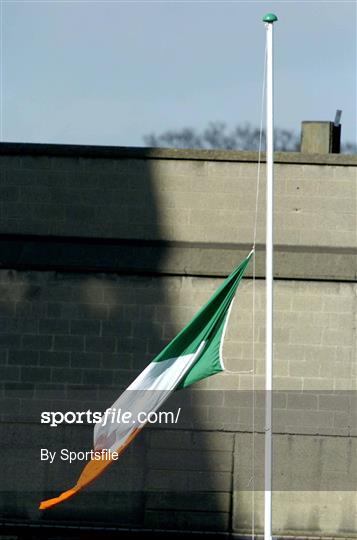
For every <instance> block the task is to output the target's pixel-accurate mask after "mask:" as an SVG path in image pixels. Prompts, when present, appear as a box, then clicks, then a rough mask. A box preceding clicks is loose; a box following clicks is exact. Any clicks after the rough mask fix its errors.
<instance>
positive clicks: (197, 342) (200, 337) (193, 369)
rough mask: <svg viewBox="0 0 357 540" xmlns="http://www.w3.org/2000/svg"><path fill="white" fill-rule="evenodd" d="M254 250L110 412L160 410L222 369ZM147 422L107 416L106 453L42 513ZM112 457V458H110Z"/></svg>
mask: <svg viewBox="0 0 357 540" xmlns="http://www.w3.org/2000/svg"><path fill="white" fill-rule="evenodd" d="M251 255H252V252H251V253H250V254H249V255H248V257H246V259H244V261H243V262H242V263H241V264H240V265H239V266H238V267H237V268H236V269H235V270H233V272H232V273H231V274H230V275H229V276H228V278H227V279H226V280H225V281H224V282H223V283H222V285H221V286H220V287H219V288H218V289H217V290H216V292H215V293H214V294H213V295H212V297H211V298H210V299H209V301H208V302H207V304H206V305H204V306H203V307H202V308H201V309H200V310H199V311H198V313H197V314H196V315H195V316H194V318H193V319H192V320H191V321H190V322H189V323H188V324H187V326H185V328H183V330H181V332H180V333H179V334H177V336H176V337H175V338H174V339H173V340H172V341H171V342H170V343H169V344H168V345H167V346H166V347H165V348H164V349H163V350H162V351H161V352H160V353H159V354H158V355H157V356H156V358H154V360H153V361H152V362H151V363H150V364H149V365H148V366H147V367H146V368H145V369H144V371H143V372H142V373H140V375H139V376H138V377H137V378H136V379H135V380H134V381H133V382H132V383H131V385H130V386H129V387H128V388H127V389H126V390H125V392H123V394H121V395H120V396H119V398H118V399H117V400H116V402H115V403H114V404H113V405H112V407H111V408H110V409H111V410H112V411H119V410H121V411H126V412H130V413H131V417H132V418H133V419H135V418H137V417H138V416H139V413H145V414H146V417H147V415H148V414H149V413H150V412H154V411H157V410H158V409H159V408H160V407H161V405H162V404H163V403H164V402H165V401H166V399H167V398H168V397H169V396H170V394H171V393H172V392H173V391H175V390H177V389H179V388H186V387H187V386H190V385H191V384H193V383H195V382H197V381H200V380H201V379H204V378H205V377H210V376H211V375H214V374H215V373H219V372H220V371H223V370H224V364H223V358H222V348H223V340H224V335H225V330H226V327H227V323H228V319H229V314H230V311H231V308H232V304H233V300H234V296H235V293H236V290H237V287H238V285H239V282H240V280H241V279H242V276H243V274H244V271H245V269H246V267H247V265H248V263H249V260H250V258H251ZM143 427H144V424H143V423H141V424H138V423H137V422H129V423H123V422H119V421H114V422H112V421H108V415H105V414H104V415H103V417H102V420H101V421H100V422H99V423H97V424H96V426H95V428H94V450H95V451H98V454H99V452H100V451H102V454H101V455H102V457H100V459H92V460H91V461H89V462H88V463H87V465H86V466H85V468H84V469H83V471H82V474H81V475H80V477H79V479H78V481H77V483H76V485H75V486H74V487H73V488H71V489H69V490H68V491H65V492H64V493H62V494H61V495H60V496H59V497H55V498H54V499H50V500H47V501H43V502H42V503H41V504H40V509H41V510H44V509H46V508H50V507H51V506H54V505H56V504H58V503H60V502H62V501H64V500H66V499H69V498H70V497H72V496H73V495H75V494H76V493H77V492H78V491H80V490H81V489H83V488H84V487H85V486H87V485H88V484H90V483H91V482H93V480H95V478H97V477H98V476H99V475H100V474H101V473H102V472H103V471H104V470H105V469H106V468H107V467H108V466H109V465H110V464H111V463H112V462H113V459H112V457H111V455H112V454H113V453H114V452H116V453H117V454H121V453H122V452H123V451H124V450H125V448H127V446H128V445H129V444H130V442H131V441H132V440H133V439H134V437H136V435H138V433H139V432H140V430H141V429H142V428H143ZM103 451H107V452H103ZM108 456H109V457H108Z"/></svg>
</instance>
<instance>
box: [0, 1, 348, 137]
mask: <svg viewBox="0 0 357 540" xmlns="http://www.w3.org/2000/svg"><path fill="white" fill-rule="evenodd" d="M356 8H357V4H356V2H355V1H352V2H344V1H343V0H338V1H337V2H329V1H307V2H305V1H303V0H299V1H298V2H294V1H288V0H287V1H284V2H277V1H272V2H268V1H259V2H254V1H243V2H239V1H224V0H219V1H177V2H176V1H156V2H154V1H140V2H136V1H134V0H131V1H129V2H120V1H106V0H99V1H73V0H68V1H63V0H62V1H52V0H48V1H22V2H19V1H15V0H1V6H0V12H1V62H0V64H1V65H0V76H1V84H0V113H1V118H0V137H1V140H2V141H13V142H37V143H65V144H93V145H114V146H145V143H144V140H143V136H144V135H146V134H149V133H155V134H160V133H162V132H164V131H166V130H168V129H173V130H175V129H177V130H179V129H182V128H184V127H192V128H195V129H197V130H202V129H204V128H205V127H207V125H208V124H209V122H212V121H220V122H224V123H226V124H227V126H228V127H229V128H232V127H234V126H236V125H237V124H244V123H247V122H248V123H250V124H251V125H253V126H259V125H260V117H261V96H262V85H263V68H264V48H265V28H264V23H263V22H262V16H263V15H264V14H265V13H266V12H269V11H273V12H275V13H276V14H277V16H278V18H279V21H278V22H277V23H275V25H274V30H275V32H274V33H275V36H274V43H275V56H274V62H275V72H274V81H275V125H276V126H277V127H280V128H287V129H292V130H294V131H295V132H296V133H299V132H300V124H301V121H303V120H333V119H334V116H335V111H336V109H342V111H343V113H342V120H341V123H342V142H348V141H350V142H356V125H357V114H356V103H357V92H356V83H357V74H356V70H357V45H356V34H357V18H356V11H357V9H356Z"/></svg>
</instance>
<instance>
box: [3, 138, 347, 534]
mask: <svg viewBox="0 0 357 540" xmlns="http://www.w3.org/2000/svg"><path fill="white" fill-rule="evenodd" d="M0 150H1V152H2V155H0V182H1V192H2V194H3V197H2V202H1V213H0V233H1V236H0V243H1V248H2V261H1V262H2V268H3V269H2V270H1V271H0V290H1V302H0V304H1V312H0V325H1V334H0V364H1V365H0V372H1V376H2V377H1V380H2V398H3V399H2V410H1V419H2V430H3V432H4V433H6V432H7V426H8V425H12V426H16V430H15V431H16V434H15V435H14V437H15V439H10V440H9V442H8V445H7V446H6V447H5V449H3V451H2V455H3V463H4V464H6V470H7V472H6V474H5V476H4V477H6V483H5V484H4V485H5V486H6V489H5V488H4V489H3V491H2V509H3V510H2V514H3V516H5V517H6V519H11V518H21V519H23V520H25V521H26V520H31V521H32V522H33V523H35V522H37V521H38V520H39V519H42V520H43V519H44V520H46V519H48V517H43V516H40V515H39V514H38V512H37V510H35V507H36V504H37V503H36V501H38V499H39V498H41V497H43V496H44V495H45V494H46V493H48V492H49V491H50V490H51V489H53V490H56V489H57V488H58V489H66V488H67V487H69V484H70V483H71V482H72V481H73V480H74V479H75V477H76V474H77V469H75V468H73V467H69V468H68V469H66V471H65V472H64V471H63V466H66V464H63V463H61V464H60V466H59V467H56V468H51V466H49V465H46V464H41V463H38V467H37V465H36V473H37V475H36V474H34V476H31V478H32V480H31V482H30V481H28V482H26V481H25V488H26V489H25V492H31V493H32V495H31V496H30V497H28V498H25V497H22V496H21V494H20V489H19V487H18V486H20V485H22V487H24V479H26V474H25V473H22V475H21V474H20V473H19V476H18V477H17V478H18V480H17V481H16V482H11V477H9V471H11V470H14V467H16V465H18V464H19V463H22V455H23V453H24V452H25V453H26V454H27V455H28V461H27V462H24V463H23V465H24V466H25V469H26V468H28V467H33V463H34V462H36V459H37V458H36V456H37V454H38V451H39V448H40V446H39V445H40V444H41V442H40V441H42V440H46V441H48V443H49V444H50V445H52V448H58V447H59V445H61V444H62V446H63V445H64V444H70V443H72V444H74V445H76V446H77V447H78V448H81V449H83V448H86V447H87V446H88V445H89V446H90V444H91V436H90V430H85V429H82V430H81V431H80V432H78V433H77V434H76V435H74V434H73V433H74V432H73V430H71V429H70V428H69V427H68V426H67V428H66V429H58V431H56V430H55V431H51V429H53V428H48V427H47V426H43V425H42V426H41V425H39V415H40V412H41V410H44V409H45V410H53V409H54V408H55V410H61V409H65V410H71V407H73V408H74V410H77V409H78V410H86V409H85V407H86V408H89V407H91V408H92V409H93V408H95V409H96V410H97V409H99V410H103V409H104V408H106V407H108V406H109V405H110V404H111V403H112V402H113V401H114V399H115V398H116V397H117V394H118V392H120V390H121V389H123V388H125V387H126V386H127V384H128V383H129V382H130V381H131V380H132V379H133V378H134V377H135V375H136V374H137V373H139V372H140V371H141V370H142V369H143V367H144V366H145V365H146V364H147V362H148V361H149V360H150V359H151V358H152V357H153V356H154V355H155V354H156V353H157V352H158V351H159V350H160V349H161V348H162V347H163V346H164V345H165V344H166V343H167V342H168V341H169V340H170V339H171V338H172V337H173V336H174V335H175V334H176V332H177V331H178V330H179V329H180V328H181V327H182V326H183V325H184V324H185V323H186V322H188V321H189V320H190V318H191V316H192V315H193V314H194V313H195V311H196V310H197V309H198V307H200V306H201V305H202V303H203V302H205V301H206V300H207V299H208V298H209V296H210V294H211V293H212V292H213V291H214V290H215V288H216V287H217V285H218V284H219V283H220V280H221V279H222V277H223V276H224V275H226V274H228V273H229V272H230V270H231V269H232V267H233V266H234V265H235V264H237V263H238V262H239V260H240V259H241V258H242V257H243V256H244V255H245V254H246V253H247V252H248V251H249V250H250V248H251V241H252V232H253V226H254V217H252V216H253V214H254V207H255V185H256V171H257V165H256V161H255V160H256V155H254V154H250V153H237V152H218V153H216V152H205V151H201V152H185V151H181V152H180V151H176V152H175V151H162V150H140V149H101V148H85V147H77V148H76V147H70V148H66V147H51V146H46V148H44V147H41V145H2V146H1V148H0ZM277 158H278V159H277V161H278V163H277V196H276V197H277V200H276V233H277V234H276V238H277V252H276V253H277V256H276V266H275V271H276V277H277V278H279V279H277V280H276V286H275V309H276V311H275V385H276V386H275V387H276V390H277V392H276V396H275V397H276V405H275V418H276V421H278V423H277V424H276V431H277V432H278V433H279V437H280V438H279V445H278V446H279V453H280V455H281V456H282V457H284V456H285V460H283V459H282V460H281V463H282V467H286V468H285V469H284V471H285V472H284V471H283V472H284V474H285V476H283V477H284V478H285V479H286V474H287V471H289V467H288V465H289V460H290V459H291V460H295V462H296V463H297V461H298V465H296V475H295V477H294V479H293V480H294V482H293V485H294V486H295V489H291V486H290V488H289V487H287V485H286V484H283V485H280V484H279V485H278V487H279V486H280V487H281V488H282V489H280V490H279V489H277V491H276V495H275V501H276V503H275V504H276V510H275V516H276V517H275V518H274V519H275V522H274V526H275V528H276V531H277V533H279V534H282V535H284V534H289V533H293V534H298V533H299V534H302V531H303V533H304V534H311V535H315V536H316V535H317V534H318V535H320V536H323V535H325V536H326V535H327V536H328V535H335V536H339V537H344V536H346V537H349V536H351V535H353V534H354V532H355V530H356V528H357V527H356V520H357V517H356V515H355V513H354V511H353V510H352V509H353V507H354V504H355V499H354V498H353V495H352V493H351V491H350V489H351V486H350V483H349V479H351V478H352V479H353V478H354V475H355V474H356V469H355V467H356V465H355V463H354V461H353V459H352V455H353V450H352V451H351V448H353V446H351V445H353V444H354V443H355V437H356V418H355V414H354V411H355V390H356V373H355V357H356V325H355V313H356V302H357V300H356V284H355V275H356V274H355V272H356V264H355V262H356V255H355V252H354V248H355V205H354V200H353V198H354V196H355V189H356V165H357V160H356V158H355V157H353V156H347V157H346V156H339V155H330V156H304V155H301V154H285V155H284V154H282V155H278V156H277ZM263 176H264V171H262V180H261V188H260V201H259V214H258V229H257V231H258V246H257V259H256V262H257V266H256V268H257V279H256V280H255V282H254V284H253V281H252V279H251V269H250V270H249V271H248V272H247V275H246V279H244V280H243V281H242V283H241V286H240V289H239V294H238V297H237V301H236V303H235V306H234V310H233V312H232V317H231V320H230V324H229V327H228V333H227V340H226V343H225V347H224V356H225V362H226V366H227V368H228V370H230V371H231V372H238V373H222V374H219V375H217V376H215V377H212V378H210V379H207V380H205V381H202V382H200V383H198V384H197V385H196V386H195V388H192V389H191V390H187V391H185V392H179V393H178V394H177V395H176V396H174V398H173V399H172V400H171V401H170V402H169V405H168V406H169V407H171V408H176V409H177V407H178V406H182V414H181V417H180V422H179V424H178V425H177V426H169V428H163V427H160V428H157V429H156V428H150V430H148V433H147V435H145V436H144V437H143V439H142V442H140V441H139V443H138V446H134V447H133V449H132V450H131V451H130V453H129V454H128V457H127V458H126V459H128V460H129V461H127V462H123V468H121V467H120V466H119V467H117V468H116V469H115V468H113V470H112V471H111V472H110V473H108V475H107V477H106V478H105V479H103V483H102V484H100V485H99V487H97V488H96V489H95V490H94V491H93V492H91V491H90V492H89V493H88V494H83V495H82V496H81V497H82V498H80V497H79V498H78V501H75V502H73V505H74V506H71V507H69V506H65V505H64V506H63V508H62V509H61V510H59V511H58V513H57V514H56V515H55V517H56V519H58V520H59V521H61V522H64V521H66V520H69V519H72V518H73V515H75V516H76V519H77V520H79V521H81V522H83V520H84V521H85V520H87V519H90V520H92V521H93V520H97V521H106V520H108V519H109V521H110V520H112V518H111V517H110V515H112V516H113V515H115V516H116V517H115V520H114V521H115V524H116V525H128V524H129V525H130V524H136V525H138V526H141V527H144V526H149V527H157V528H160V526H161V527H166V528H168V529H171V528H175V529H177V528H179V529H180V528H182V529H189V530H197V529H198V530H223V531H230V530H234V531H236V532H241V533H246V532H249V524H250V523H251V518H252V490H251V489H245V483H244V482H245V480H247V479H246V472H247V463H250V469H251V470H256V471H257V485H258V479H259V473H258V471H260V469H261V467H260V465H261V455H257V456H256V458H255V463H256V464H258V465H256V467H253V465H252V462H251V460H252V453H251V448H250V447H249V444H247V441H246V439H245V437H246V436H248V437H250V438H251V437H252V435H251V432H252V429H253V418H254V430H255V431H257V433H258V434H260V435H257V437H260V438H261V433H262V432H263V430H264V426H263V421H262V418H263V414H262V413H263V408H262V407H263V401H264V395H263V392H262V388H263V381H264V357H263V355H264V281H263V280H261V279H260V278H261V277H263V275H264V265H263V255H264V253H263V249H262V248H261V245H260V244H263V238H264V211H263V194H264V181H263ZM253 286H254V288H255V299H256V302H255V319H254V325H255V332H254V336H253V331H252V322H253V320H252V301H253ZM253 340H254V351H255V356H254V360H253ZM253 372H254V378H253ZM253 384H254V390H255V396H254V410H253V394H252V390H253ZM9 422H10V423H11V424H9ZM30 426H31V427H30ZM29 429H30V430H31V433H33V432H34V430H36V437H35V441H32V440H31V441H29V440H28V437H27V436H26V433H28V430H29ZM143 435H144V434H143ZM277 437H278V435H277ZM14 440H17V441H18V445H19V448H21V449H22V450H23V452H18V453H16V452H14V451H13V446H14V444H13V443H14ZM257 441H258V439H257ZM289 441H290V442H289ZM301 441H304V445H305V446H304V450H302V449H301V447H300V446H299V444H300V443H301ZM337 441H338V443H339V444H341V445H342V446H341V448H340V450H339V453H340V456H341V458H340V461H341V463H343V465H344V467H345V468H344V469H343V471H342V469H341V467H340V469H339V468H338V467H337V468H336V467H335V466H334V465H331V467H328V466H327V467H325V468H324V469H323V471H321V470H320V471H317V470H316V467H317V464H318V463H319V462H322V463H327V464H328V463H330V462H331V463H332V462H333V461H334V459H335V458H334V457H331V456H335V455H336V452H335V449H336V447H335V445H336V444H337ZM284 445H285V446H284ZM286 445H288V447H286ZM316 445H317V446H318V447H319V448H320V450H319V452H320V453H318V452H317V450H315V448H316ZM258 447H259V443H258V442H257V448H258ZM284 448H285V449H286V448H289V449H290V450H289V452H288V451H285V452H284ZM88 449H89V448H88ZM302 451H304V452H305V453H307V454H309V453H313V454H314V455H315V456H316V460H315V462H314V463H312V465H311V474H312V476H311V478H312V480H311V482H312V483H311V485H310V484H309V483H308V484H306V483H305V484H303V485H302V486H297V484H296V482H297V479H298V478H302V477H303V476H304V475H303V472H304V462H303V460H301V459H300V461H299V459H298V457H299V456H301V452H302ZM195 452H196V454H195ZM30 456H31V458H30ZM192 456H196V457H197V459H195V458H194V457H192ZM200 456H201V459H199V457H200ZM202 456H203V457H204V459H203V458H202ZM343 456H345V457H346V459H344V457H343ZM130 459H133V460H134V461H133V463H134V465H133V466H132V467H131V468H130V467H129V465H128V463H129V462H130ZM192 460H194V461H192ZM296 460H297V461H296ZM78 467H79V469H80V466H78ZM128 467H129V468H128ZM185 467H186V468H185ZM192 469H193V471H194V474H191V473H192ZM248 469H249V467H248ZM345 469H346V470H345ZM22 470H23V469H22ZM129 470H130V472H131V473H132V474H129V475H126V474H125V471H129ZM134 471H136V473H135V474H134ZM341 471H342V472H341ZM260 472H261V471H260ZM305 472H306V471H305ZM342 473H343V474H342ZM123 474H124V476H125V477H126V478H127V479H128V478H129V477H130V478H132V479H133V480H132V482H131V481H128V480H126V482H124V484H121V485H124V487H123V490H124V491H123V492H120V493H119V492H118V490H117V488H115V490H113V486H117V485H118V481H120V482H122V480H123ZM35 478H36V479H35ZM334 478H335V479H338V482H336V486H337V485H338V487H339V489H338V490H337V489H333V485H334V484H333V479H334ZM248 480H249V479H248ZM248 480H247V482H248ZM101 481H102V480H101ZM247 482H246V483H247ZM316 486H317V489H315V488H316ZM196 488H197V489H196ZM313 488H314V489H313ZM26 490H27V491H26ZM256 490H257V491H256V497H255V501H256V505H255V522H256V525H257V529H258V530H260V529H261V527H262V521H261V520H262V507H261V493H260V490H259V489H258V487H256ZM279 493H280V494H279ZM338 493H339V494H338ZM287 494H288V495H287ZM302 494H305V495H302ZM104 499H105V501H106V502H105V504H103V501H104ZM123 501H126V502H125V504H124V502H123ZM333 507H334V508H335V510H336V512H335V516H336V517H335V518H334V516H333V513H332V511H331V510H329V509H332V508H333ZM88 508H91V509H92V510H93V511H91V516H90V517H88ZM95 508H96V511H94V509H95ZM106 508H107V509H108V508H110V509H112V512H111V513H109V514H108V512H106V510H105V509H106ZM119 508H122V509H123V508H124V509H125V511H124V510H123V511H122V510H120V511H119ZM311 508H313V515H312V514H311V512H312V510H311ZM346 508H349V509H350V510H347V511H346ZM71 512H72V513H71ZM337 516H339V518H337Z"/></svg>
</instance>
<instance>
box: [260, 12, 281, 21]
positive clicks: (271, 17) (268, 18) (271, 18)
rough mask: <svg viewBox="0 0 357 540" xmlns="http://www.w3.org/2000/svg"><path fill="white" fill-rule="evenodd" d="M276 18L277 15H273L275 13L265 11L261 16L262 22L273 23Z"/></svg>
mask: <svg viewBox="0 0 357 540" xmlns="http://www.w3.org/2000/svg"><path fill="white" fill-rule="evenodd" d="M277 20H278V17H277V16H276V15H275V13H267V14H266V15H264V17H263V22H266V23H273V22H275V21H277Z"/></svg>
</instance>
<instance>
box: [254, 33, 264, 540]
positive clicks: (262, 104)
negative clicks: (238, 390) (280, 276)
mask: <svg viewBox="0 0 357 540" xmlns="http://www.w3.org/2000/svg"><path fill="white" fill-rule="evenodd" d="M266 69H267V41H266V40H265V51H264V69H263V84H262V94H261V104H260V130H259V149H258V165H257V181H256V191H255V192H256V195H255V217H254V233H253V251H254V253H253V275H252V280H253V283H252V289H253V290H252V303H253V309H252V318H253V321H252V326H253V341H252V371H253V377H252V478H251V481H252V487H251V489H252V499H251V504H252V512H251V516H252V524H251V527H252V540H254V539H255V364H256V362H255V303H256V287H255V279H256V261H255V246H256V240H257V223H258V206H259V192H260V169H261V153H262V139H263V114H264V96H265V78H266Z"/></svg>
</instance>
